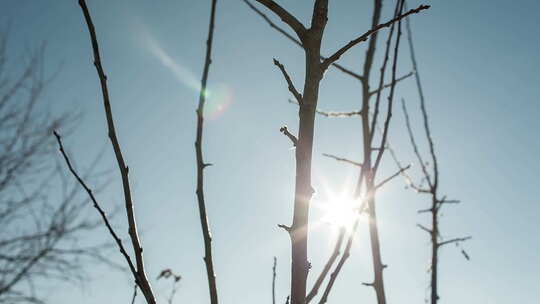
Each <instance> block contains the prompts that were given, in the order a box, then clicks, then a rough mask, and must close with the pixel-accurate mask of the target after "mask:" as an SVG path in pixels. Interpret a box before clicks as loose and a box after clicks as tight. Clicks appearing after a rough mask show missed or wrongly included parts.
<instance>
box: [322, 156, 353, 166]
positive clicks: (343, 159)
mask: <svg viewBox="0 0 540 304" xmlns="http://www.w3.org/2000/svg"><path fill="white" fill-rule="evenodd" d="M323 156H326V157H329V158H333V159H335V160H337V161H341V162H345V163H348V164H351V165H354V166H357V167H362V164H361V163H359V162H355V161H352V160H350V159H347V158H343V157H339V156H335V155H332V154H327V153H323Z"/></svg>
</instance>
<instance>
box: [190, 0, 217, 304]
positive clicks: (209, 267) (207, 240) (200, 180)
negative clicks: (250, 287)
mask: <svg viewBox="0 0 540 304" xmlns="http://www.w3.org/2000/svg"><path fill="white" fill-rule="evenodd" d="M216 4H217V0H212V6H211V8H210V20H209V23H208V38H207V40H206V55H205V59H204V68H203V73H202V79H201V89H200V91H199V103H198V106H197V131H196V136H195V155H196V158H197V186H196V187H197V189H196V191H195V192H196V195H197V204H198V207H199V221H200V224H201V230H202V234H203V241H204V263H205V266H206V277H207V280H208V292H209V294H210V303H211V304H218V291H217V284H216V273H215V271H214V260H213V257H212V234H211V232H210V224H209V222H208V214H207V212H206V202H205V197H204V169H205V168H206V167H208V165H209V164H208V163H206V162H205V161H204V158H203V148H202V145H203V131H204V107H205V104H206V96H207V89H206V87H207V82H208V74H209V71H210V64H211V63H212V43H213V41H214V24H215V18H216Z"/></svg>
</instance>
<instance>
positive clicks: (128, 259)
mask: <svg viewBox="0 0 540 304" xmlns="http://www.w3.org/2000/svg"><path fill="white" fill-rule="evenodd" d="M54 136H55V137H56V141H57V142H58V147H59V150H60V153H62V156H63V157H64V161H65V162H66V165H67V166H68V169H69V171H70V172H71V174H73V176H74V177H75V179H76V180H77V182H79V184H80V185H81V186H82V187H83V188H84V190H85V191H86V193H87V194H88V196H89V197H90V199H91V200H92V203H93V206H94V208H95V209H96V210H97V211H98V213H99V215H100V216H101V219H102V220H103V224H105V227H107V230H108V231H109V234H110V235H111V236H112V238H113V239H114V241H115V243H116V245H117V246H118V249H119V250H120V253H121V254H122V255H123V256H124V259H125V260H126V263H127V264H128V266H129V270H130V271H131V273H132V274H133V277H134V279H135V281H138V279H139V278H138V277H139V275H138V273H137V270H136V268H135V266H134V265H133V262H132V261H131V257H130V256H129V254H128V253H127V251H126V249H125V248H124V245H123V244H122V240H121V239H120V237H118V235H117V234H116V232H115V231H114V229H113V228H112V226H111V223H110V222H109V219H108V218H107V214H106V213H105V211H104V210H103V209H102V208H101V206H100V205H99V203H98V202H97V200H96V198H95V196H94V193H92V189H90V187H88V186H87V185H86V183H85V182H84V181H83V179H82V178H81V177H80V176H79V174H77V172H76V171H75V169H74V168H73V166H72V165H71V161H70V160H69V157H68V156H67V154H66V151H65V150H64V146H63V145H62V139H61V137H60V135H59V134H58V133H57V132H56V131H54Z"/></svg>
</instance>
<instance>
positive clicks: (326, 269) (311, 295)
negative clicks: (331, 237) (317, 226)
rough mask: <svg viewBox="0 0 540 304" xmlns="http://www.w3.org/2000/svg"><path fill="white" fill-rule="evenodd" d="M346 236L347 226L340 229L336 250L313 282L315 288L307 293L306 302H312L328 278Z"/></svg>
mask: <svg viewBox="0 0 540 304" xmlns="http://www.w3.org/2000/svg"><path fill="white" fill-rule="evenodd" d="M344 237H345V228H341V229H340V231H339V235H338V240H337V242H336V245H335V247H334V251H333V252H332V255H331V256H330V258H329V259H328V261H327V262H326V264H325V265H324V268H323V270H322V271H321V274H320V275H319V277H318V278H317V280H316V281H315V284H313V288H311V291H310V292H309V294H308V295H307V297H306V303H309V302H311V300H313V298H314V297H315V296H316V295H317V293H318V292H319V288H320V287H321V285H322V283H323V282H324V279H325V278H326V276H327V275H328V273H329V272H330V269H331V268H332V265H334V262H335V261H336V259H337V258H338V256H339V250H340V249H341V244H342V243H343V239H344Z"/></svg>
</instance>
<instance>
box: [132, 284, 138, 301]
mask: <svg viewBox="0 0 540 304" xmlns="http://www.w3.org/2000/svg"><path fill="white" fill-rule="evenodd" d="M136 298H137V283H135V285H133V296H132V297H131V304H135V299H136Z"/></svg>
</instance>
